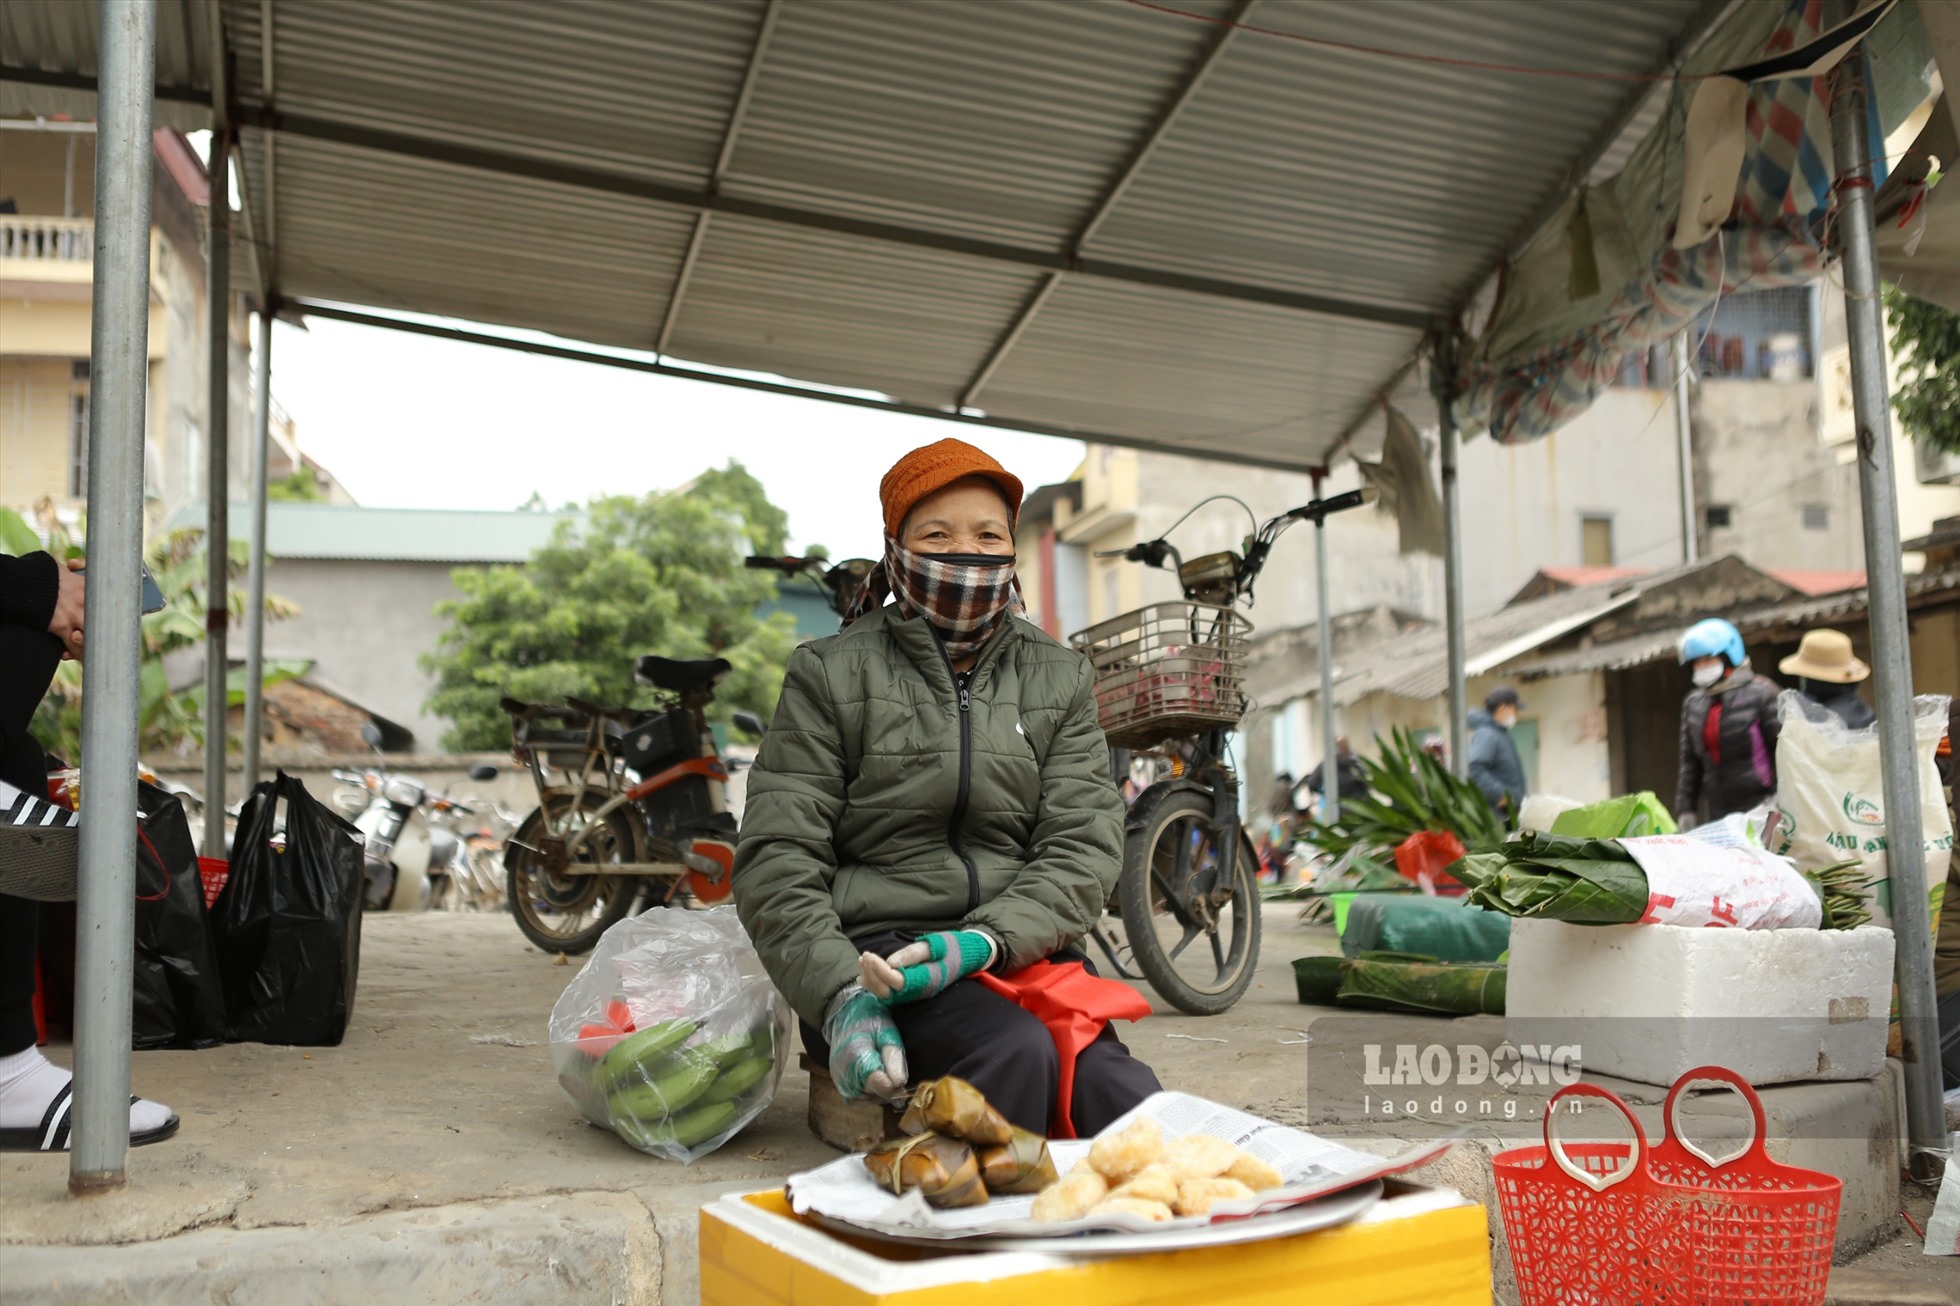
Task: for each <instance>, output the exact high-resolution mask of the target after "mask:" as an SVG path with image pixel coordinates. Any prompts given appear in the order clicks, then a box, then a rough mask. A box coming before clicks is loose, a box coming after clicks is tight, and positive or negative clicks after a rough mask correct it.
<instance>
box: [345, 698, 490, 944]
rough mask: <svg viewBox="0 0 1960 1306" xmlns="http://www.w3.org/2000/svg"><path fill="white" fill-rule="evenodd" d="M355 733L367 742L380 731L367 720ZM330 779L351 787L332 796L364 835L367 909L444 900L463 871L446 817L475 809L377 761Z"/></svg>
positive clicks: (479, 775)
mask: <svg viewBox="0 0 1960 1306" xmlns="http://www.w3.org/2000/svg"><path fill="white" fill-rule="evenodd" d="M370 732H372V733H370ZM361 735H362V738H364V739H367V741H368V743H369V744H370V745H371V746H372V745H377V744H379V743H380V732H379V731H377V730H375V729H374V727H373V726H371V725H370V726H367V727H365V728H363V730H362V731H361ZM469 775H470V779H472V780H477V781H482V780H494V779H496V778H497V768H496V767H494V766H487V765H486V766H477V767H473V768H471V770H470V773H469ZM333 778H334V779H336V780H339V781H341V782H342V783H343V784H347V785H351V786H354V787H353V788H352V789H343V790H340V791H338V792H336V793H335V794H334V798H333V801H334V806H336V807H338V808H339V809H340V810H341V811H342V812H344V813H346V814H347V816H349V817H350V818H351V819H352V820H353V822H354V828H355V829H357V830H359V831H360V832H361V834H362V836H363V837H364V839H365V840H366V855H365V866H364V871H365V875H366V890H365V901H364V904H363V905H364V907H365V908H366V910H368V911H423V910H425V909H428V908H431V907H438V906H443V905H445V900H446V899H447V898H449V897H450V896H452V894H451V890H452V887H453V886H454V885H455V884H456V883H457V882H458V880H459V879H460V878H461V877H464V876H467V875H468V874H469V865H468V862H467V854H466V849H465V844H464V840H463V837H462V836H461V835H460V834H459V833H458V832H457V831H456V829H454V828H453V826H452V824H451V821H452V820H458V819H463V818H466V817H470V816H474V815H476V813H477V809H476V808H475V807H473V806H472V805H470V804H469V803H465V802H463V801H462V800H460V799H457V798H452V797H450V796H449V795H447V794H441V793H437V792H436V791H434V790H432V789H430V788H429V787H428V786H427V785H425V784H423V783H422V782H421V781H420V780H417V779H415V778H414V777H412V776H406V775H391V774H390V773H389V772H387V771H386V770H384V769H381V768H380V767H368V768H365V769H363V770H360V771H343V770H336V771H335V772H334V773H333Z"/></svg>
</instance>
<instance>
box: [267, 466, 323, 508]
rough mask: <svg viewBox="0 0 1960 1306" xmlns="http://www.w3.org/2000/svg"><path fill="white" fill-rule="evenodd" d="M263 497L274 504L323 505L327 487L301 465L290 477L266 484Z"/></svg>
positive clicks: (313, 473)
mask: <svg viewBox="0 0 1960 1306" xmlns="http://www.w3.org/2000/svg"><path fill="white" fill-rule="evenodd" d="M265 497H266V498H267V499H269V500H271V501H272V502H274V503H325V502H326V501H327V487H326V486H324V485H322V484H321V483H320V477H319V475H318V474H317V473H316V472H314V470H313V469H312V468H311V467H308V466H307V465H306V464H305V463H301V464H300V465H299V469H298V470H297V471H295V472H294V473H293V474H292V475H291V476H283V477H281V478H280V479H278V480H276V481H272V482H270V483H268V484H267V485H266V487H265Z"/></svg>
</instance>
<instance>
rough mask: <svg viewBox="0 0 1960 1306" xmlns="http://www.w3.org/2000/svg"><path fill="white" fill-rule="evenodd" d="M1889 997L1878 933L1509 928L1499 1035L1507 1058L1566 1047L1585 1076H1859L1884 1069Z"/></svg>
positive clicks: (1888, 955) (1883, 932)
mask: <svg viewBox="0 0 1960 1306" xmlns="http://www.w3.org/2000/svg"><path fill="white" fill-rule="evenodd" d="M1891 994H1892V931H1890V930H1888V929H1883V928H1880V927H1877V926H1861V927H1860V928H1858V929H1855V930H1722V929H1699V928H1692V927H1688V926H1680V925H1568V924H1566V923H1565V922H1563V921H1539V920H1519V921H1516V922H1514V923H1513V927H1512V930H1511V956H1510V969H1509V972H1508V974H1507V976H1506V985H1505V1020H1506V1033H1507V1035H1508V1036H1509V1038H1510V1040H1511V1041H1512V1042H1513V1043H1514V1044H1516V1045H1518V1047H1519V1048H1520V1049H1521V1050H1522V1049H1524V1048H1526V1047H1531V1048H1534V1049H1535V1048H1539V1047H1541V1046H1542V1045H1545V1044H1551V1045H1553V1046H1554V1048H1555V1049H1556V1048H1558V1047H1566V1048H1570V1047H1574V1046H1576V1047H1577V1049H1578V1050H1577V1054H1576V1057H1577V1060H1578V1061H1579V1063H1580V1064H1581V1065H1582V1066H1583V1067H1584V1069H1585V1070H1586V1071H1587V1072H1589V1073H1593V1074H1603V1075H1614V1076H1618V1077H1619V1078H1621V1079H1631V1080H1635V1081H1638V1082H1640V1083H1644V1084H1662V1085H1665V1084H1672V1083H1673V1082H1674V1081H1675V1080H1676V1079H1678V1078H1679V1077H1680V1076H1681V1075H1682V1074H1683V1073H1684V1072H1686V1071H1688V1070H1692V1069H1694V1068H1695V1067H1697V1066H1706V1065H1718V1066H1726V1067H1727V1068H1729V1069H1730V1070H1733V1071H1735V1072H1736V1073H1737V1074H1738V1075H1740V1076H1742V1077H1743V1078H1744V1079H1747V1080H1748V1081H1749V1082H1750V1083H1751V1084H1756V1085H1762V1084H1781V1083H1787V1082H1790V1081H1792V1080H1802V1079H1868V1078H1870V1077H1871V1076H1873V1075H1876V1074H1878V1073H1879V1072H1880V1071H1881V1070H1883V1069H1884V1066H1885V1035H1886V1020H1887V1014H1888V1012H1889V1010H1890V1007H1891ZM1527 1055H1530V1053H1527ZM1565 1055H1567V1056H1570V1055H1572V1054H1570V1053H1567V1054H1565Z"/></svg>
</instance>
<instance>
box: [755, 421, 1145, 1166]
mask: <svg viewBox="0 0 1960 1306" xmlns="http://www.w3.org/2000/svg"><path fill="white" fill-rule="evenodd" d="M879 497H880V499H881V500H882V502H883V507H884V526H885V556H884V559H883V561H882V562H881V563H879V564H878V567H877V568H876V569H875V570H874V571H873V573H872V574H871V576H870V578H869V579H868V581H867V582H866V585H865V589H864V592H863V593H862V594H860V596H859V598H858V602H857V607H856V609H855V610H854V611H853V614H852V618H851V619H850V620H848V621H847V623H846V625H845V627H844V630H843V631H842V633H840V634H837V635H833V636H831V637H830V638H828V639H820V640H815V641H813V642H811V643H809V644H805V645H804V646H803V647H801V648H799V649H797V650H796V652H795V654H794V655H793V656H792V657H791V658H790V662H789V669H788V673H787V675H786V676H785V678H784V681H783V694H782V701H781V703H780V705H779V706H778V707H777V709H776V719H775V721H774V723H773V724H772V725H771V726H770V728H769V732H768V734H767V735H766V736H765V737H764V739H763V744H762V751H761V755H760V756H759V757H758V758H757V760H756V764H755V769H754V771H753V772H752V773H751V775H750V779H749V788H748V801H747V807H746V809H745V811H744V814H743V821H742V837H741V844H740V848H739V850H738V853H737V855H736V860H735V886H734V887H735V901H736V904H737V906H738V907H739V908H740V910H741V916H742V922H743V924H744V925H745V926H747V928H748V932H749V935H750V937H751V938H753V939H754V941H755V945H756V948H757V950H758V951H759V952H760V953H761V956H762V960H763V964H764V965H765V966H767V967H768V970H769V974H770V976H771V977H772V978H773V979H774V980H775V982H776V985H777V987H778V988H780V989H781V990H782V991H783V993H784V995H785V996H787V997H788V999H789V1002H790V1005H791V1006H793V1007H794V1008H795V1009H796V1011H797V1014H798V1015H800V1016H801V1017H802V1019H803V1040H804V1044H805V1046H806V1047H808V1049H809V1051H810V1054H811V1055H812V1057H814V1058H816V1059H817V1060H819V1061H826V1062H827V1063H828V1065H829V1067H830V1073H831V1075H832V1077H833V1078H834V1079H835V1081H836V1083H837V1087H838V1089H839V1090H840V1091H841V1092H842V1093H843V1095H844V1096H845V1097H846V1098H859V1097H863V1096H866V1095H867V1094H868V1095H870V1096H874V1097H879V1098H884V1099H886V1100H893V1099H897V1098H900V1097H902V1096H903V1095H904V1092H905V1087H906V1084H907V1082H908V1076H910V1077H913V1078H916V1079H917V1080H919V1081H924V1080H926V1079H930V1078H935V1077H937V1076H940V1075H947V1074H952V1075H958V1076H960V1077H961V1078H962V1079H966V1080H968V1081H970V1082H971V1083H973V1084H974V1085H975V1086H976V1087H978V1088H979V1089H980V1090H981V1091H982V1092H984V1093H985V1094H986V1095H987V1097H988V1099H989V1100H990V1101H991V1102H992V1103H993V1104H994V1105H995V1106H996V1107H998V1108H999V1109H1000V1111H1001V1112H1002V1113H1003V1114H1004V1115H1005V1116H1007V1118H1008V1119H1009V1120H1011V1121H1013V1122H1014V1123H1016V1124H1018V1125H1022V1126H1024V1127H1026V1128H1028V1129H1032V1130H1034V1131H1036V1132H1038V1133H1046V1132H1051V1130H1050V1126H1051V1124H1053V1125H1056V1126H1057V1129H1055V1130H1054V1131H1052V1132H1060V1133H1063V1134H1064V1135H1065V1134H1066V1133H1068V1132H1071V1130H1070V1126H1071V1125H1072V1126H1073V1128H1072V1132H1073V1133H1075V1134H1078V1135H1080V1136H1084V1137H1086V1136H1088V1135H1089V1134H1091V1133H1093V1132H1095V1131H1097V1130H1099V1129H1101V1128H1102V1127H1103V1126H1104V1125H1106V1124H1108V1123H1109V1122H1110V1121H1112V1120H1114V1119H1115V1118H1116V1117H1118V1116H1120V1115H1122V1114H1123V1113H1124V1112H1125V1111H1127V1110H1129V1109H1130V1108H1131V1107H1133V1106H1135V1105H1136V1104H1137V1103H1138V1102H1140V1101H1142V1100H1143V1099H1144V1098H1145V1097H1147V1096H1148V1095H1150V1094H1151V1093H1154V1092H1156V1091H1157V1089H1158V1083H1157V1077H1156V1076H1155V1075H1154V1074H1152V1073H1151V1071H1150V1068H1149V1067H1148V1066H1146V1065H1144V1064H1143V1063H1142V1062H1140V1061H1138V1060H1136V1059H1135V1058H1133V1057H1132V1056H1131V1055H1130V1053H1129V1051H1128V1049H1126V1048H1125V1047H1124V1046H1123V1044H1122V1043H1121V1042H1120V1041H1118V1039H1117V1038H1116V1035H1115V1034H1114V1033H1113V1032H1112V1031H1111V1030H1110V1029H1109V1027H1108V1025H1107V1024H1106V1023H1103V1024H1102V1025H1101V1029H1100V1033H1099V1034H1096V1035H1095V1036H1094V1038H1093V1040H1092V1041H1087V1042H1086V1046H1078V1047H1077V1048H1076V1049H1075V1050H1074V1051H1073V1052H1072V1055H1070V1054H1065V1053H1064V1052H1063V1051H1060V1050H1058V1046H1057V1040H1056V1038H1055V1037H1052V1036H1051V1034H1050V1032H1049V1027H1048V1026H1046V1025H1044V1024H1043V1023H1042V1021H1041V1020H1040V1019H1038V1018H1037V1017H1036V1016H1035V1015H1033V1014H1030V1011H1029V1010H1028V1009H1026V1007H1025V1006H1024V1005H1023V1004H1022V1003H1021V1002H1020V1001H1017V1000H1016V998H1014V997H1010V996H1007V995H1006V994H1007V992H1008V991H1010V990H1011V988H1012V984H1013V981H1014V980H1015V978H1016V975H1017V974H1032V973H1036V972H1039V973H1041V974H1067V975H1070V976H1072V977H1073V978H1074V979H1075V980H1076V981H1078V982H1079V981H1081V980H1082V975H1081V972H1080V971H1076V970H1074V969H1073V966H1076V965H1086V963H1085V962H1084V960H1083V958H1082V956H1081V954H1080V953H1078V952H1075V951H1074V950H1073V948H1074V945H1075V943H1076V941H1077V940H1078V939H1080V938H1081V937H1082V936H1083V935H1084V934H1086V933H1087V932H1088V931H1089V930H1090V928H1091V927H1092V926H1093V925H1094V924H1095V922H1096V919H1097V918H1098V917H1099V916H1100V915H1101V914H1102V912H1103V909H1104V906H1105V904H1106V903H1107V902H1108V900H1109V895H1110V890H1111V887H1112V886H1113V885H1114V884H1115V882H1116V874H1117V866H1118V861H1119V858H1120V856H1121V852H1122V847H1123V806H1122V801H1121V799H1120V798H1119V797H1118V796H1117V793H1116V789H1115V787H1114V786H1113V784H1112V783H1111V781H1110V775H1109V753H1108V747H1107V745H1106V744H1105V742H1104V739H1103V734H1102V731H1101V729H1100V728H1098V726H1097V724H1096V702H1095V696H1094V694H1093V692H1092V691H1093V683H1094V681H1093V676H1092V673H1091V670H1090V667H1089V664H1088V662H1087V660H1085V659H1084V658H1083V657H1082V656H1081V655H1080V654H1078V653H1075V652H1073V651H1072V650H1070V649H1067V648H1064V647H1063V646H1061V645H1060V644H1057V643H1056V642H1055V641H1054V640H1053V639H1051V638H1049V637H1048V635H1046V634H1045V633H1043V632H1042V631H1041V630H1040V629H1039V628H1037V627H1035V626H1033V625H1031V624H1029V623H1028V622H1027V621H1025V620H1021V619H1020V618H1019V616H1018V614H1019V612H1020V601H1019V595H1018V586H1017V582H1016V581H1015V574H1014V518H1015V514H1016V512H1017V511H1018V509H1019V506H1020V503H1021V483H1020V481H1018V480H1017V479H1015V478H1014V477H1013V476H1012V475H1010V474H1009V473H1008V472H1007V470H1006V469H1005V468H1003V467H1001V465H1000V464H999V463H997V462H995V461H994V460H993V459H992V458H990V457H988V456H987V455H986V454H984V453H982V452H981V451H980V450H978V449H975V448H974V447H973V446H971V445H968V444H965V443H963V442H961V441H959V440H941V441H939V442H938V443H937V444H932V445H928V446H926V447H925V448H923V449H916V450H914V451H913V452H911V453H909V454H907V455H906V456H905V457H904V458H902V459H900V460H899V462H898V464H897V465H896V466H894V467H893V468H892V469H891V471H889V472H888V473H886V475H885V478H884V480H883V482H882V483H881V484H880V486H879ZM887 596H889V597H890V599H891V602H889V603H886V601H885V600H886V598H887ZM1042 962H1053V963H1057V964H1058V965H1059V966H1061V967H1068V968H1069V969H1067V970H1056V969H1055V968H1053V967H1048V966H1039V965H1036V963H1042ZM1024 968H1032V969H1030V970H1025V971H1024ZM1090 974H1091V975H1092V974H1093V972H1090ZM1001 977H1005V978H1004V979H1003V978H1001ZM1086 983H1087V984H1088V985H1091V986H1094V985H1102V986H1106V987H1107V988H1108V989H1111V990H1114V991H1116V992H1119V993H1121V994H1122V995H1123V996H1124V997H1125V998H1129V999H1131V1000H1135V1001H1138V1002H1139V1003H1140V1000H1139V999H1135V995H1133V994H1130V993H1129V992H1128V991H1127V990H1123V989H1122V988H1121V986H1117V985H1115V984H1113V982H1111V981H1106V980H1097V979H1088V980H1087V981H1086ZM1077 991H1080V989H1079V988H1078V989H1077ZM1142 1009H1143V1010H1145V1011H1147V1010H1148V1007H1147V1004H1142ZM1128 1014H1129V1015H1130V1016H1132V1017H1133V1016H1134V1015H1135V1014H1140V1013H1128ZM1091 1028H1094V1026H1091ZM1065 1059H1066V1060H1067V1061H1068V1064H1066V1065H1065V1064H1064V1060H1065ZM1058 1092H1059V1099H1058ZM1058 1100H1060V1101H1065V1102H1066V1104H1067V1105H1066V1108H1065V1114H1064V1115H1062V1116H1061V1118H1059V1119H1056V1118H1055V1116H1054V1114H1053V1113H1055V1112H1056V1111H1057V1110H1058Z"/></svg>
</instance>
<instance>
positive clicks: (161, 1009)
mask: <svg viewBox="0 0 1960 1306" xmlns="http://www.w3.org/2000/svg"><path fill="white" fill-rule="evenodd" d="M136 810H137V827H136V828H137V832H138V833H137V837H136V921H135V926H136V955H135V971H134V976H135V982H134V985H133V991H132V994H131V1005H130V1026H131V1045H132V1046H133V1047H135V1048H136V1049H137V1050H138V1051H146V1050H148V1049H151V1048H208V1047H211V1046H212V1045H214V1044H217V1043H222V1042H223V1041H224V1039H225V1033H226V1023H225V991H224V985H223V984H222V983H221V982H220V980H219V977H218V954H217V950H216V949H215V948H214V947H213V944H212V939H211V931H210V927H209V924H208V922H207V920H206V917H205V910H204V883H203V880H202V879H201V878H200V877H199V875H198V864H197V863H198V859H197V848H196V846H195V845H194V844H193V843H192V842H191V828H190V822H189V821H188V820H186V819H185V817H184V805H183V804H182V803H181V802H179V801H178V800H177V798H176V796H175V795H174V794H171V793H169V792H167V791H165V790H163V789H160V788H158V787H157V786H156V785H153V784H146V783H142V782H140V781H139V782H138V785H137V790H136Z"/></svg>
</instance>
